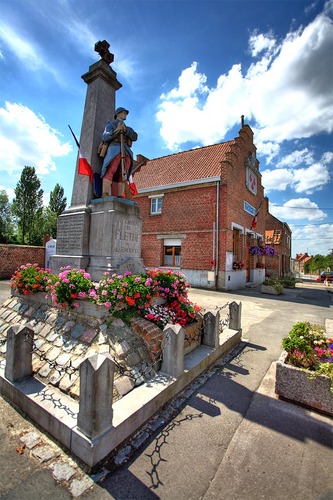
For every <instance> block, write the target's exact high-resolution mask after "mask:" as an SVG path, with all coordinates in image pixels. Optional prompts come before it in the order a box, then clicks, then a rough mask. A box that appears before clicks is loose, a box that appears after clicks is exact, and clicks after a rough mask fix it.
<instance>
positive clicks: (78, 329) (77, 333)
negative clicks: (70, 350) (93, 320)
mask: <svg viewBox="0 0 333 500" xmlns="http://www.w3.org/2000/svg"><path fill="white" fill-rule="evenodd" d="M84 330H85V326H84V325H80V323H79V324H77V325H75V326H74V328H73V330H72V331H71V336H72V337H73V338H74V339H78V338H79V337H81V335H82V334H83V332H84Z"/></svg>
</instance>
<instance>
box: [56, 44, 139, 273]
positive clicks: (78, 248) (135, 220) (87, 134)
mask: <svg viewBox="0 0 333 500" xmlns="http://www.w3.org/2000/svg"><path fill="white" fill-rule="evenodd" d="M109 47H110V45H109V44H108V42H107V41H106V40H104V41H103V42H97V43H96V45H95V51H96V52H98V53H99V54H100V56H101V59H100V60H99V61H98V62H96V63H95V64H93V65H92V66H90V67H89V71H88V72H87V73H85V74H84V75H83V76H82V79H83V80H84V81H85V83H86V84H87V85H88V88H87V94H86V101H85V107H84V113H83V120H82V128H81V135H80V151H81V153H82V151H84V155H85V158H86V159H87V161H88V162H89V164H90V165H91V166H92V168H93V171H94V173H95V174H98V175H99V174H100V172H101V167H102V159H101V158H100V157H99V156H98V153H97V151H98V146H99V144H100V142H101V135H102V132H103V130H104V127H105V123H106V122H107V121H108V120H110V119H112V118H113V116H114V111H115V93H116V91H117V90H119V89H120V88H121V87H122V85H121V83H120V82H119V81H118V80H117V74H116V73H115V71H114V70H113V69H112V68H111V66H110V64H111V63H112V62H113V60H114V56H113V54H111V53H110V52H109ZM139 157H140V160H141V159H142V156H141V155H138V158H139ZM78 162H79V155H78V160H77V164H78ZM141 235H142V220H141V217H140V213H139V207H138V205H137V203H136V202H135V201H132V200H128V199H125V198H116V197H113V196H107V197H105V198H95V197H94V193H93V184H92V182H91V179H90V177H89V176H87V175H82V174H79V173H78V168H76V172H75V177H74V185H73V194H72V200H71V205H70V207H69V208H68V209H67V210H65V211H64V212H63V213H62V214H61V215H60V216H59V218H58V229H57V249H56V255H53V256H51V257H50V266H51V270H52V272H53V273H59V271H60V269H61V268H62V267H66V266H71V267H72V268H79V269H86V271H87V272H89V273H90V274H91V277H92V279H93V280H99V279H100V278H101V276H102V275H103V273H104V272H106V271H110V272H116V273H118V272H119V273H122V272H124V271H130V272H132V273H134V274H141V273H144V272H145V267H144V265H143V261H142V258H141Z"/></svg>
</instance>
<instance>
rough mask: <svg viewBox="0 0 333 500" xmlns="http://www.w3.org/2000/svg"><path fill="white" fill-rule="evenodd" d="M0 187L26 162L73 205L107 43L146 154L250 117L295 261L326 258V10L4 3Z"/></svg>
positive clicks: (330, 122)
mask: <svg viewBox="0 0 333 500" xmlns="http://www.w3.org/2000/svg"><path fill="white" fill-rule="evenodd" d="M0 9H1V15H0V73H1V77H0V78H1V80H0V189H6V190H7V192H8V195H9V197H10V199H12V198H13V194H14V189H15V186H16V184H17V182H18V180H19V178H20V175H21V172H22V169H23V167H24V166H25V165H29V166H34V167H35V168H36V172H37V174H38V176H39V178H40V180H41V183H42V188H43V190H44V192H45V203H46V204H47V203H48V196H49V193H50V191H51V190H52V189H53V188H54V186H55V184H56V183H57V182H58V183H59V184H60V185H61V186H63V187H64V189H65V195H66V196H67V199H68V205H69V204H70V200H71V192H72V185H73V178H74V169H75V164H76V157H77V150H76V147H75V144H73V140H72V137H71V135H70V132H69V129H68V124H70V125H71V127H72V128H73V130H74V131H75V133H76V135H77V136H79V134H80V128H81V121H82V115H83V108H84V101H85V95H86V84H85V83H84V82H83V80H82V79H81V75H83V74H84V73H86V71H87V70H88V68H89V66H90V65H91V64H93V63H94V62H96V61H97V60H98V57H99V56H98V54H97V53H96V52H94V45H95V42H97V41H98V40H104V39H106V40H107V41H108V42H109V43H110V51H111V52H112V53H113V54H114V55H115V61H114V63H112V67H113V69H114V70H115V71H116V73H117V77H118V80H119V81H120V82H121V83H122V85H123V87H122V88H121V89H120V90H119V91H118V92H117V94H116V105H117V106H124V107H126V108H127V109H129V110H130V114H129V116H128V118H127V124H128V125H130V126H131V127H133V128H134V129H135V130H136V131H137V132H138V134H139V139H138V141H137V142H136V143H135V145H134V147H133V151H134V154H138V153H141V154H143V155H145V156H147V157H148V158H156V157H159V156H165V155H168V154H171V153H173V152H177V151H183V150H187V149H190V148H193V147H198V146H202V145H209V144H215V143H217V142H221V141H226V140H230V139H232V138H234V137H236V136H237V135H238V131H239V128H240V120H241V119H240V117H241V115H244V116H245V122H246V123H248V124H249V125H250V126H251V127H252V129H253V131H254V133H255V136H254V141H255V144H256V146H257V157H258V159H259V161H260V171H261V173H262V183H263V186H264V187H265V194H266V195H267V196H268V197H269V200H270V211H271V213H272V214H273V215H275V216H276V217H278V218H279V219H280V220H283V221H286V222H287V223H288V224H289V226H290V227H291V229H292V231H293V244H292V256H293V257H295V254H296V253H303V252H308V253H309V254H312V255H315V254H317V253H320V254H324V255H326V254H328V253H329V252H330V251H331V249H332V248H333V199H332V198H333V181H332V171H333V140H332V131H333V84H332V83H333V62H332V61H333V24H332V11H333V0H329V1H324V0H314V1H311V0H309V1H307V0H304V1H299V0H277V1H275V0H258V1H256V0H229V1H225V0H213V1H211V0H174V1H168V0H134V1H132V0H126V1H125V0H117V1H114V0H111V1H109V2H105V1H100V0H94V1H89V0H81V1H80V2H77V1H75V0H53V1H52V2H50V1H47V0H2V2H1V7H0Z"/></svg>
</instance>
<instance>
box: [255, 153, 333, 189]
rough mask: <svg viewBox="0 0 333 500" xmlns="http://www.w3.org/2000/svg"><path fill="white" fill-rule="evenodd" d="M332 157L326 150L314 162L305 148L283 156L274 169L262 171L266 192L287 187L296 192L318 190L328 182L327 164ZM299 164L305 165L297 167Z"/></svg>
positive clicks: (332, 154) (311, 155)
mask: <svg viewBox="0 0 333 500" xmlns="http://www.w3.org/2000/svg"><path fill="white" fill-rule="evenodd" d="M332 159H333V153H330V152H326V153H324V154H323V155H322V158H321V160H320V161H319V162H314V159H313V154H312V152H310V151H309V150H308V149H306V148H305V149H303V150H301V151H294V152H293V153H291V154H289V155H286V156H284V157H283V158H281V160H280V161H279V163H278V164H277V168H276V169H274V170H268V169H267V170H264V171H263V172H262V184H263V186H264V187H265V190H266V194H267V193H268V192H269V191H272V190H277V191H284V190H285V189H287V187H291V188H293V189H294V190H295V191H296V193H303V192H305V193H306V194H311V193H313V192H314V191H320V190H321V189H323V188H324V187H325V186H326V185H327V184H329V182H330V173H329V170H328V167H327V165H328V164H329V163H330V162H331V161H332ZM301 164H304V165H305V167H302V168H298V167H299V165H301ZM288 167H289V168H288Z"/></svg>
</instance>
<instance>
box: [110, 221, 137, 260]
mask: <svg viewBox="0 0 333 500" xmlns="http://www.w3.org/2000/svg"><path fill="white" fill-rule="evenodd" d="M113 235H114V243H113V250H114V252H115V253H118V254H122V255H128V256H131V257H140V256H141V225H140V224H138V219H137V218H131V217H127V218H126V219H125V218H118V217H116V218H115V220H114V222H113Z"/></svg>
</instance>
